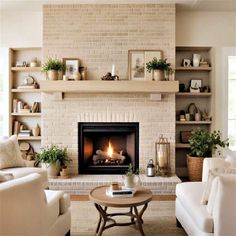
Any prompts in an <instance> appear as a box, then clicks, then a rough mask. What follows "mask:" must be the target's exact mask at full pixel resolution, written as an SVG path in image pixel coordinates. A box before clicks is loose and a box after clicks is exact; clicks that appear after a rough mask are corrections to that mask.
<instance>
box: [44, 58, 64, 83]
mask: <svg viewBox="0 0 236 236" xmlns="http://www.w3.org/2000/svg"><path fill="white" fill-rule="evenodd" d="M42 69H43V71H44V72H46V73H47V77H48V78H49V79H50V80H58V77H59V72H62V71H63V70H64V69H65V66H64V64H63V63H62V62H61V61H60V60H58V59H53V58H51V57H49V58H48V59H47V61H46V62H45V63H44V64H43V66H42Z"/></svg>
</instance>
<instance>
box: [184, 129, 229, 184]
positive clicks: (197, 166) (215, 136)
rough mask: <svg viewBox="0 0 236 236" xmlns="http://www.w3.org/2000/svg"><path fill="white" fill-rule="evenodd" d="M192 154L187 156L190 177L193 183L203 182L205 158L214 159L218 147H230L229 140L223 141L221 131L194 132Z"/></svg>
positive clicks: (191, 143)
mask: <svg viewBox="0 0 236 236" xmlns="http://www.w3.org/2000/svg"><path fill="white" fill-rule="evenodd" d="M189 144H190V154H187V166H188V175H189V179H190V180H191V181H201V177H202V166H203V160H204V158H205V157H212V154H213V153H214V151H216V149H217V146H220V147H223V148H224V147H228V146H229V142H228V140H222V139H221V132H220V131H213V132H212V133H210V132H208V130H206V129H201V128H197V129H194V130H192V132H191V137H190V139H189Z"/></svg>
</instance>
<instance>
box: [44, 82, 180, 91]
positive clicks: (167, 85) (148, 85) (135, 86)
mask: <svg viewBox="0 0 236 236" xmlns="http://www.w3.org/2000/svg"><path fill="white" fill-rule="evenodd" d="M40 90H41V91H42V92H48V93H50V92H64V93H75V92H76V93H176V92H178V91H179V81H130V80H118V81H101V80H84V81H64V80H57V81H50V80H41V81H40Z"/></svg>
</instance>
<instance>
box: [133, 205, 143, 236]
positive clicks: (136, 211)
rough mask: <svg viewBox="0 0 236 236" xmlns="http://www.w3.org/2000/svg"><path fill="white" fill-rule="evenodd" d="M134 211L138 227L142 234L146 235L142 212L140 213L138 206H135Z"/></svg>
mask: <svg viewBox="0 0 236 236" xmlns="http://www.w3.org/2000/svg"><path fill="white" fill-rule="evenodd" d="M134 213H135V215H136V221H137V225H138V229H139V231H140V233H141V235H142V236H145V234H144V232H143V226H142V219H141V216H140V214H139V213H138V209H137V207H136V206H134Z"/></svg>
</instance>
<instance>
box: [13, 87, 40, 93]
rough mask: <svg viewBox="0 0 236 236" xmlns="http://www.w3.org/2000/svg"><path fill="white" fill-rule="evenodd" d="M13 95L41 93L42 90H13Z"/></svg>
mask: <svg viewBox="0 0 236 236" xmlns="http://www.w3.org/2000/svg"><path fill="white" fill-rule="evenodd" d="M11 92H12V93H40V92H41V90H40V89H30V88H28V89H27V88H26V89H11Z"/></svg>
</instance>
